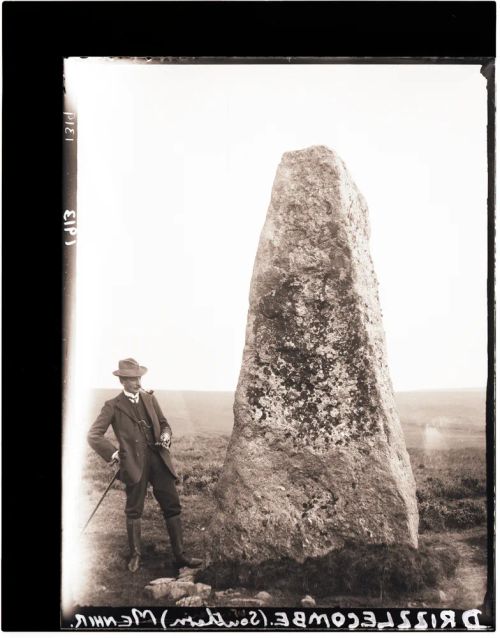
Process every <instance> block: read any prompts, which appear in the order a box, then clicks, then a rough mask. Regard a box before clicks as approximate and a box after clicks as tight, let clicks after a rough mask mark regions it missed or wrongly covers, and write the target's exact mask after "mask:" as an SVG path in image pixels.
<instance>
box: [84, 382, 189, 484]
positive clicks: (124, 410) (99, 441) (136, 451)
mask: <svg viewBox="0 0 500 638" xmlns="http://www.w3.org/2000/svg"><path fill="white" fill-rule="evenodd" d="M140 392H141V398H142V400H143V402H144V406H145V408H146V411H147V413H148V416H149V418H150V419H151V423H152V424H153V432H154V438H155V440H156V441H159V440H160V434H161V433H162V432H164V431H165V430H167V432H168V433H169V434H170V436H172V429H171V428H170V425H169V424H168V421H167V419H166V418H165V417H164V416H163V413H162V411H161V408H160V406H159V404H158V401H157V400H156V398H155V397H154V396H153V395H152V394H149V392H145V391H144V390H141V391H140ZM110 425H111V426H112V427H113V430H114V433H115V435H116V438H117V440H118V444H119V446H120V447H119V451H118V456H119V458H120V480H121V481H123V482H124V483H125V484H126V485H134V483H137V482H138V481H139V480H140V478H141V476H142V471H143V467H144V455H145V447H144V444H143V442H142V441H143V439H142V437H140V436H139V425H138V424H137V419H136V417H135V415H134V410H133V408H132V404H131V403H130V401H129V400H128V399H127V397H126V396H125V394H124V393H123V392H120V394H119V395H118V396H116V397H114V398H113V399H110V400H109V401H106V403H105V404H104V406H103V408H102V410H101V413H100V414H99V416H98V417H97V419H96V420H95V421H94V423H93V424H92V426H91V428H90V430H89V433H88V435H87V441H88V443H89V445H90V447H91V448H92V449H94V450H95V451H96V452H97V453H98V454H100V455H101V456H102V458H103V459H104V460H105V461H107V462H108V463H109V462H110V461H111V457H112V456H113V454H114V453H115V452H116V447H115V446H114V445H113V443H111V441H110V440H109V439H107V438H106V437H105V436H104V435H105V434H106V432H107V430H108V428H109V426H110ZM158 450H159V454H160V456H161V458H162V459H163V462H164V463H165V465H166V466H167V468H168V470H169V471H170V473H171V474H172V476H173V477H174V478H177V475H176V473H175V469H174V466H173V463H172V459H171V457H170V452H169V451H168V450H166V449H165V448H162V447H159V448H158Z"/></svg>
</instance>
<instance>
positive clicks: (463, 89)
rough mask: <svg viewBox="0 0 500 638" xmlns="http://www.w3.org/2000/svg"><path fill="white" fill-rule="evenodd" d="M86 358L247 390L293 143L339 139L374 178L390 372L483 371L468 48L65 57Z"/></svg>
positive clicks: (422, 382)
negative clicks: (357, 56)
mask: <svg viewBox="0 0 500 638" xmlns="http://www.w3.org/2000/svg"><path fill="white" fill-rule="evenodd" d="M66 73H67V79H68V90H69V91H70V92H71V94H72V95H74V96H76V100H77V108H78V121H79V137H78V227H79V235H78V267H77V298H78V306H77V324H76V328H75V329H76V332H75V335H76V345H77V356H76V361H75V363H76V366H77V367H78V370H79V379H80V382H81V383H82V384H83V385H84V386H87V385H89V386H94V387H102V386H104V387H110V386H113V385H116V387H119V385H118V383H117V380H116V379H114V377H113V376H112V374H111V372H112V371H113V370H114V369H115V368H116V367H117V364H118V359H121V358H125V357H135V358H136V359H138V360H139V362H140V363H141V364H143V365H146V366H147V367H148V368H149V369H150V372H149V373H148V375H147V376H146V377H145V378H144V385H145V387H148V388H167V389H193V390H194V389H197V390H234V388H235V386H236V382H237V378H238V374H239V369H240V364H241V356H242V352H243V345H244V335H245V326H246V316H247V310H248V293H249V286H250V278H251V273H252V268H253V262H254V257H255V252H256V249H257V244H258V240H259V234H260V231H261V228H262V225H263V223H264V219H265V215H266V211H267V207H268V205H269V201H270V195H271V188H272V183H273V179H274V176H275V172H276V168H277V166H278V163H279V161H280V158H281V155H282V154H283V153H284V152H285V151H290V150H294V149H300V148H304V147H307V146H311V145H313V144H323V145H326V146H329V147H330V148H332V149H334V150H335V151H337V152H338V153H339V154H340V156H341V157H342V158H343V159H344V161H345V163H346V165H347V167H348V169H349V171H350V172H351V175H352V176H353V178H354V180H355V181H356V183H357V185H358V187H359V188H360V190H361V191H362V193H363V194H364V196H365V198H366V200H367V202H368V206H369V215H370V224H371V231H372V232H371V242H370V245H371V252H372V256H373V260H374V265H375V270H376V273H377V277H378V280H379V285H380V301H381V305H382V312H383V319H384V327H385V332H386V338H387V348H388V357H389V366H390V370H391V375H392V380H393V385H394V388H395V390H415V389H430V388H461V387H483V386H485V383H486V354H487V350H486V347H487V346H486V316H487V306H486V215H487V210H486V196H487V190H486V189H487V173H486V170H487V166H486V81H485V79H484V78H483V77H482V76H481V74H480V70H479V66H476V65H474V66H472V65H460V66H458V65H456V66H455V65H377V66H373V65H290V66H284V65H251V66H250V65H249V66H246V65H230V66H225V65H210V66H208V65H199V66H186V65H165V66H162V65H154V66H147V65H139V64H132V63H123V62H121V63H119V62H102V61H96V60H84V61H78V60H70V61H69V62H68V63H67V67H66Z"/></svg>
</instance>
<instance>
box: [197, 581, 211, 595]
mask: <svg viewBox="0 0 500 638" xmlns="http://www.w3.org/2000/svg"><path fill="white" fill-rule="evenodd" d="M195 587H196V593H197V594H198V595H199V596H210V592H211V591H212V587H211V586H210V585H206V584H205V583H196V585H195Z"/></svg>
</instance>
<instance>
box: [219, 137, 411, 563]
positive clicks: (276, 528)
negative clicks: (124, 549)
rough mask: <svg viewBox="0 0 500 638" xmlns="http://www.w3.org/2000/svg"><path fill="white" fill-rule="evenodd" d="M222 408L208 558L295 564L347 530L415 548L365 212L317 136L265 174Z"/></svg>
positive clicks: (350, 536)
mask: <svg viewBox="0 0 500 638" xmlns="http://www.w3.org/2000/svg"><path fill="white" fill-rule="evenodd" d="M387 188H390V182H389V180H388V183H387ZM387 232H390V229H388V230H387ZM395 267H397V264H395ZM234 417H235V422H234V428H233V433H232V437H231V441H230V444H229V447H228V451H227V455H226V459H225V463H224V467H223V470H222V474H221V478H220V480H219V483H218V486H217V490H216V498H217V505H218V506H217V511H216V514H215V516H214V519H213V521H212V524H211V527H210V529H209V536H210V537H211V539H212V543H211V550H210V555H209V560H210V561H211V562H212V563H214V562H215V563H216V562H219V561H220V562H227V561H236V562H248V563H252V564H255V563H259V562H262V561H264V560H267V559H276V558H281V559H293V560H297V561H299V562H302V561H303V560H305V559H306V558H307V557H311V556H323V555H325V554H327V553H329V552H330V551H333V550H336V549H339V548H342V547H343V546H344V545H345V543H346V542H348V541H351V542H357V543H361V544H366V543H373V544H378V543H382V544H393V543H404V544H410V545H412V546H416V545H417V529H418V513H417V504H416V498H415V482H414V479H413V474H412V471H411V466H410V461H409V457H408V454H407V451H406V447H405V443H404V439H403V434H402V430H401V426H400V423H399V418H398V414H397V412H396V407H395V402H394V395H393V389H392V384H391V380H390V377H389V371H388V367H387V359H386V346H385V335H384V330H383V326H382V318H381V311H380V304H379V298H378V284H377V280H376V276H375V272H374V269H373V264H372V259H371V256H370V252H369V227H368V209H367V205H366V203H365V200H364V198H363V196H362V195H361V193H360V192H359V190H358V189H357V187H356V185H355V184H354V182H353V181H352V179H351V177H350V176H349V173H348V172H347V169H346V167H345V165H344V163H343V161H342V160H341V159H340V158H339V156H338V155H337V154H336V153H334V152H333V151H331V150H329V149H328V148H326V147H324V146H315V147H311V148H307V149H304V150H300V151H295V152H290V153H285V154H284V155H283V158H282V160H281V163H280V165H279V168H278V171H277V174H276V178H275V181H274V185H273V190H272V196H271V203H270V206H269V210H268V213H267V218H266V222H265V225H264V228H263V230H262V234H261V238H260V243H259V247H258V251H257V256H256V259H255V265H254V272H253V277H252V282H251V290H250V307H249V312H248V320H247V330H246V340H245V349H244V353H243V362H242V367H241V372H240V378H239V382H238V387H237V391H236V397H235V403H234Z"/></svg>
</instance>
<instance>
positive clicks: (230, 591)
mask: <svg viewBox="0 0 500 638" xmlns="http://www.w3.org/2000/svg"><path fill="white" fill-rule="evenodd" d="M226 596H241V592H239V591H238V590H237V589H221V590H220V591H216V592H215V597H216V598H224V597H226Z"/></svg>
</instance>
